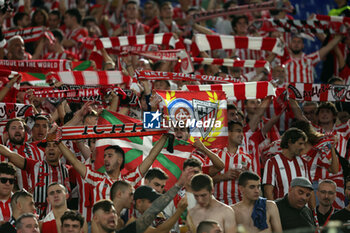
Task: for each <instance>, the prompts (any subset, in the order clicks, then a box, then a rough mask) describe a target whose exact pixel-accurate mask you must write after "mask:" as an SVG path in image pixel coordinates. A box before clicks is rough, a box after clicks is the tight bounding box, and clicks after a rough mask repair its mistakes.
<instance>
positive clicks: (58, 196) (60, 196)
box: [47, 185, 67, 208]
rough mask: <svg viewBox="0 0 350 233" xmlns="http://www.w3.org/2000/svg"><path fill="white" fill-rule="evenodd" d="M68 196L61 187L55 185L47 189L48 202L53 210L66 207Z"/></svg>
mask: <svg viewBox="0 0 350 233" xmlns="http://www.w3.org/2000/svg"><path fill="white" fill-rule="evenodd" d="M66 199H67V194H66V191H65V189H64V188H63V187H62V186H61V185H53V186H51V187H49V188H48V189H47V202H48V203H49V204H51V205H52V207H53V208H58V207H61V206H64V205H65V203H66Z"/></svg>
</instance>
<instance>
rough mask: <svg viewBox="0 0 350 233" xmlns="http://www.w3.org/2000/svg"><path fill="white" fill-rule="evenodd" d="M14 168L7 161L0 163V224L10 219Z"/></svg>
mask: <svg viewBox="0 0 350 233" xmlns="http://www.w3.org/2000/svg"><path fill="white" fill-rule="evenodd" d="M15 174H16V170H15V168H14V167H13V166H11V165H10V164H8V163H0V225H1V224H2V223H4V222H7V221H9V220H10V217H11V195H12V190H13V186H14V182H15Z"/></svg>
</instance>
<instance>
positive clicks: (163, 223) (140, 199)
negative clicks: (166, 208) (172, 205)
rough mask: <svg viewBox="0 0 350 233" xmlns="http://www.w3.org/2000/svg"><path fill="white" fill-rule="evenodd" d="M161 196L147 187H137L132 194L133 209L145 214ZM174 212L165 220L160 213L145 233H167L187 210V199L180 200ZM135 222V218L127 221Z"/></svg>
mask: <svg viewBox="0 0 350 233" xmlns="http://www.w3.org/2000/svg"><path fill="white" fill-rule="evenodd" d="M160 196H161V194H159V193H157V192H156V191H155V190H154V189H152V188H151V187H149V186H146V185H143V186H140V187H138V188H137V189H136V190H135V193H134V201H135V209H136V210H137V211H138V212H139V213H140V214H143V213H144V212H146V210H147V209H148V208H150V207H151V205H152V202H153V201H154V200H156V199H157V198H158V197H160ZM177 207H178V208H177V210H176V212H175V213H174V214H173V216H171V217H170V218H169V219H166V217H165V216H164V214H163V213H162V212H160V213H159V214H158V215H157V217H156V219H155V220H154V221H153V223H152V225H151V227H149V228H148V229H147V231H146V232H147V233H151V232H157V233H160V232H164V233H167V232H169V231H170V230H171V228H172V227H173V226H174V224H175V223H176V222H177V221H178V220H179V218H180V216H181V214H182V212H184V211H185V210H186V208H187V199H186V197H185V198H182V199H181V200H180V202H179V203H178V206H177ZM134 220H136V218H135V217H133V218H131V219H130V220H129V223H130V222H133V221H134Z"/></svg>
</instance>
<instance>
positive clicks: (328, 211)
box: [316, 179, 337, 226]
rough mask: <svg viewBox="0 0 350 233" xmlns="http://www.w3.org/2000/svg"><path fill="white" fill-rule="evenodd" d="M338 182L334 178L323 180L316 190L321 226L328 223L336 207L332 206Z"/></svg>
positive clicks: (317, 209)
mask: <svg viewBox="0 0 350 233" xmlns="http://www.w3.org/2000/svg"><path fill="white" fill-rule="evenodd" d="M336 189H337V184H336V183H335V182H334V181H333V180H328V179H327V180H322V181H321V182H320V184H319V185H318V189H317V192H316V195H317V199H318V201H319V205H318V206H317V207H316V211H317V219H318V223H319V224H320V226H325V225H327V223H328V221H329V219H330V218H331V216H332V214H333V213H335V211H336V209H335V208H334V207H333V206H332V205H333V202H334V200H335V197H336Z"/></svg>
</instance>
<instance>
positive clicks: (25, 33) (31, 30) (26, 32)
mask: <svg viewBox="0 0 350 233" xmlns="http://www.w3.org/2000/svg"><path fill="white" fill-rule="evenodd" d="M16 35H19V36H21V37H22V39H23V40H24V42H25V43H27V42H33V41H37V40H39V39H40V38H41V37H42V36H45V37H46V38H48V40H49V42H50V43H53V41H54V40H55V37H54V36H53V34H52V33H51V32H50V31H48V30H47V29H46V28H45V27H41V26H38V27H28V28H24V29H15V30H10V31H6V32H4V37H5V39H6V40H9V39H11V38H12V37H14V36H16Z"/></svg>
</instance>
